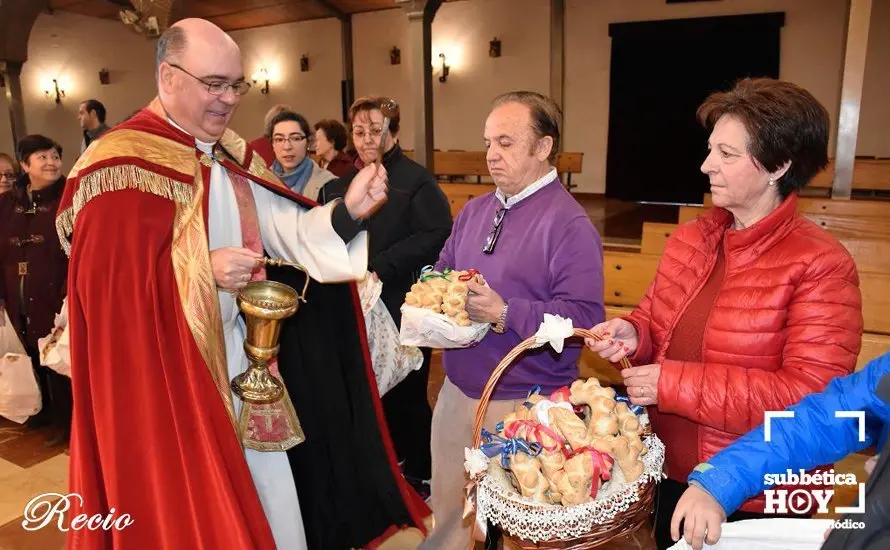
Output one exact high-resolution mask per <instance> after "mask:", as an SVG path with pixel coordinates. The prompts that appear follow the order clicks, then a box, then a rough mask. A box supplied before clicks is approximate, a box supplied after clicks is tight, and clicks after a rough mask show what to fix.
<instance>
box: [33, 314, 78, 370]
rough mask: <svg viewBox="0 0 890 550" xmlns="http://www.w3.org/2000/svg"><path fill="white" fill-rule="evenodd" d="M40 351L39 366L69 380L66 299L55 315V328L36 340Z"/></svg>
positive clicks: (69, 354) (69, 361) (69, 356)
mask: <svg viewBox="0 0 890 550" xmlns="http://www.w3.org/2000/svg"><path fill="white" fill-rule="evenodd" d="M37 348H38V350H39V351H40V364H41V365H43V366H45V367H49V368H51V369H52V370H54V371H56V372H57V373H59V374H61V375H62V376H67V377H69V378H71V350H70V344H69V341H68V299H67V298H66V299H65V300H64V301H63V302H62V309H61V311H59V313H58V314H57V315H56V319H55V326H53V330H52V332H50V333H49V334H48V335H47V336H45V337H44V338H40V339H39V340H37Z"/></svg>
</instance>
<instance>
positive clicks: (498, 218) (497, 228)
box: [482, 208, 507, 254]
mask: <svg viewBox="0 0 890 550" xmlns="http://www.w3.org/2000/svg"><path fill="white" fill-rule="evenodd" d="M506 214H507V209H506V208H499V209H498V211H497V212H495V213H494V221H493V222H492V223H493V225H492V227H491V232H490V233H489V234H488V238H487V239H485V247H483V248H482V253H483V254H492V253H494V247H495V245H496V244H498V237H500V236H501V227H502V225H503V223H504V216H505V215H506Z"/></svg>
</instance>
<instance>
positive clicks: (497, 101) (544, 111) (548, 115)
mask: <svg viewBox="0 0 890 550" xmlns="http://www.w3.org/2000/svg"><path fill="white" fill-rule="evenodd" d="M505 103H519V104H521V105H525V106H526V107H528V108H529V111H531V119H532V130H533V131H534V133H535V135H536V136H537V137H538V139H542V138H545V137H547V136H550V137H551V138H553V148H552V149H550V156H549V157H547V160H549V161H550V162H553V161H554V160H555V159H556V155H557V154H559V133H560V129H561V128H562V110H561V109H560V108H559V105H557V104H556V102H555V101H553V100H552V99H550V98H549V97H547V96H544V95H541V94H539V93H537V92H526V91H518V92H507V93H505V94H501V95H499V96H497V97H496V98H494V101H492V108H494V107H498V106H500V105H504V104H505Z"/></svg>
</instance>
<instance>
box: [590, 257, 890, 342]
mask: <svg viewBox="0 0 890 550" xmlns="http://www.w3.org/2000/svg"><path fill="white" fill-rule="evenodd" d="M658 260H659V256H655V255H652V254H637V253H634V252H612V251H606V252H604V253H603V277H604V286H605V289H604V290H605V292H604V300H605V303H606V305H610V306H619V307H635V306H636V305H637V304H639V303H640V301H641V300H642V299H643V297H644V296H645V295H646V291H647V290H648V289H649V284H650V283H651V282H652V279H653V278H654V277H655V269H656V267H657V266H658ZM859 290H860V292H861V293H862V317H863V322H864V328H865V332H873V333H878V334H890V315H888V314H887V312H888V311H890V273H872V272H863V271H860V273H859Z"/></svg>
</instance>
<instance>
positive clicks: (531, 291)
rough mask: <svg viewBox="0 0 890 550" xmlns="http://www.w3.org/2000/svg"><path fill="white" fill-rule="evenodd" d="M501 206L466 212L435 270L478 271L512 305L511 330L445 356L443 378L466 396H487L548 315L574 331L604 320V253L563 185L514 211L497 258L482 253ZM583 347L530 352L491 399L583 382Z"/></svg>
mask: <svg viewBox="0 0 890 550" xmlns="http://www.w3.org/2000/svg"><path fill="white" fill-rule="evenodd" d="M499 208H501V203H500V201H499V200H498V198H497V197H496V196H495V194H494V193H489V194H487V195H483V196H481V197H479V198H477V199H474V200H472V201H470V202H468V203H467V204H466V206H464V207H463V208H462V209H461V211H460V213H459V214H458V216H457V220H455V222H454V229H453V230H452V232H451V236H450V237H449V238H448V241H447V242H446V243H445V248H444V249H443V250H442V253H441V254H440V255H439V262H438V263H437V264H436V269H437V270H442V269H444V268H447V267H450V268H452V269H461V270H463V269H471V268H475V269H477V270H479V272H480V273H481V274H482V276H483V277H485V280H486V282H488V284H489V286H491V288H493V289H494V290H495V291H496V292H497V293H498V294H500V296H501V297H502V298H503V299H504V300H506V301H507V303H508V304H509V306H510V307H509V309H508V313H507V330H506V331H505V332H504V334H496V333H495V332H493V331H489V332H488V334H487V335H486V336H485V339H484V340H482V341H481V342H480V343H479V344H478V345H476V346H474V347H471V348H467V349H449V350H445V353H444V363H445V373H446V375H447V376H448V379H449V380H451V382H452V383H454V385H456V386H457V387H458V388H460V389H461V391H463V392H464V393H465V394H466V395H467V396H469V397H471V398H473V399H478V398H479V397H480V396H481V395H482V390H483V388H484V387H485V384H486V382H487V381H488V379H489V377H490V375H491V373H492V371H494V369H495V367H497V365H498V363H500V362H501V360H502V359H503V358H504V357H505V356H506V355H507V354H508V353H509V352H510V350H511V349H513V348H514V347H516V345H517V344H519V343H520V342H521V341H523V340H525V339H526V338H528V337H530V336H532V335H534V334H535V332H537V331H538V327H539V326H540V325H541V322H543V320H544V314H545V313H551V314H554V315H560V316H562V317H566V318H570V319H571V320H572V325H573V326H574V327H576V328H578V327H581V328H590V327H592V326H594V325H596V324H597V323H600V322H602V321H603V320H604V319H605V309H604V307H603V249H602V243H601V242H600V237H599V234H598V233H597V231H596V228H594V227H593V224H592V223H591V222H590V218H589V217H588V216H587V213H586V212H585V211H584V209H583V208H582V207H581V205H580V204H578V203H577V201H575V199H574V197H572V196H571V194H569V192H568V191H566V189H565V188H564V187H563V186H562V185H561V184H560V182H559V180H558V179H554V181H553V182H551V183H550V184H548V185H546V186H544V187H543V188H542V189H540V190H538V191H537V192H536V193H534V194H532V195H531V196H529V197H527V198H525V199H524V200H522V201H520V202H519V203H517V204H516V205H515V206H511V208H510V210H508V211H507V212H506V215H505V216H504V220H503V223H502V226H501V234H500V237H499V239H498V242H497V246H496V247H495V249H494V253H493V254H491V255H486V254H483V253H482V248H483V247H484V246H485V240H486V238H487V237H488V233H489V232H490V231H491V228H492V221H493V220H494V216H495V212H497V211H498V209H499ZM580 354H581V342H580V340H572V341H571V344H570V345H569V342H567V345H566V347H565V348H564V349H563V352H562V354H557V353H556V352H554V351H553V349H552V348H551V347H550V346H549V345H545V347H542V348H538V349H536V350H528V351H526V352H525V353H523V355H521V356H520V357H519V358H518V359H516V360H514V361H513V363H512V366H511V367H510V368H509V369H508V370H507V371H506V372H505V373H504V374H503V375H502V376H501V379H500V381H499V382H498V385H497V387H496V388H495V392H494V395H493V397H492V398H493V399H517V398H522V397H525V396H526V394H528V392H529V390H530V389H532V387H534V386H535V385H540V386H541V387H542V389H543V391H544V392H550V391H552V390H555V389H557V388H559V387H561V386H564V385H566V384H570V383H571V382H572V381H573V380H575V379H576V378H577V377H578V366H577V361H578V357H579V356H580Z"/></svg>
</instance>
